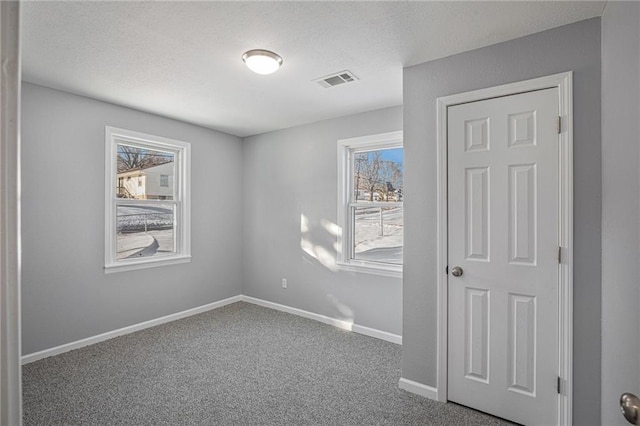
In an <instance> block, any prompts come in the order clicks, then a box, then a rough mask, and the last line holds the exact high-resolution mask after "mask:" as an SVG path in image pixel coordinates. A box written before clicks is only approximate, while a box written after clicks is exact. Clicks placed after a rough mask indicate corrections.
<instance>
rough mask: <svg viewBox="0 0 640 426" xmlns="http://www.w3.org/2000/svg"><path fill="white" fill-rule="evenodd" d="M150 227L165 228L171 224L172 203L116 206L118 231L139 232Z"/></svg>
mask: <svg viewBox="0 0 640 426" xmlns="http://www.w3.org/2000/svg"><path fill="white" fill-rule="evenodd" d="M145 224H146V226H147V230H150V229H166V228H167V227H172V226H173V205H171V204H165V205H158V206H129V205H127V206H122V205H121V206H118V210H117V226H118V232H140V231H144V230H145Z"/></svg>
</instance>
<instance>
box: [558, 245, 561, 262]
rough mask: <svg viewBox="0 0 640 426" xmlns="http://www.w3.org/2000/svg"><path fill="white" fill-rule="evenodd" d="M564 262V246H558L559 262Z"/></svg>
mask: <svg viewBox="0 0 640 426" xmlns="http://www.w3.org/2000/svg"><path fill="white" fill-rule="evenodd" d="M561 263H562V247H558V264H561Z"/></svg>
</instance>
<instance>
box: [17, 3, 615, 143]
mask: <svg viewBox="0 0 640 426" xmlns="http://www.w3.org/2000/svg"><path fill="white" fill-rule="evenodd" d="M605 3H606V2H603V1H597V2H564V1H561V2H537V1H534V2H528V1H527V2H480V1H475V2H406V1H395V2H306V1H305V2H271V1H262V2H243V1H235V2H104V1H79V2H25V3H23V6H22V7H23V17H22V23H23V27H22V31H23V32H22V37H23V39H22V43H23V44H22V47H23V51H22V61H23V74H24V79H25V80H26V81H30V82H33V83H36V84H41V85H45V86H49V87H54V88H58V89H61V90H66V91H69V92H73V93H77V94H81V95H85V96H89V97H92V98H96V99H101V100H105V101H108V102H113V103H115V104H119V105H124V106H128V107H131V108H136V109H139V110H143V111H148V112H152V113H156V114H161V115H164V116H167V117H173V118H176V119H180V120H183V121H187V122H190V123H195V124H199V125H202V126H205V127H208V128H212V129H217V130H221V131H224V132H227V133H231V134H234V135H238V136H248V135H253V134H258V133H264V132H268V131H271V130H276V129H281V128H286V127H291V126H295V125H299V124H303V123H309V122H314V121H318V120H322V119H327V118H333V117H339V116H343V115H347V114H353V113H357V112H363V111H369V110H374V109H378V108H384V107H388V106H395V105H401V104H402V68H403V67H406V66H409V65H415V64H418V63H422V62H426V61H429V60H432V59H436V58H442V57H445V56H449V55H452V54H455V53H459V52H463V51H466V50H470V49H474V48H478V47H482V46H487V45H490V44H494V43H498V42H501V41H505V40H509V39H513V38H517V37H521V36H524V35H527V34H532V33H535V32H538V31H542V30H546V29H549V28H554V27H557V26H560V25H564V24H568V23H571V22H576V21H580V20H584V19H587V18H591V17H594V16H600V15H601V14H602V11H603V9H604V5H605ZM255 48H261V49H269V50H273V51H275V52H277V53H278V54H280V55H281V56H282V57H283V58H284V64H283V66H282V68H281V69H280V70H279V71H278V72H276V73H275V74H272V75H269V76H261V75H258V74H254V73H252V72H251V71H249V70H248V69H247V68H246V67H245V66H244V64H243V62H242V60H241V55H242V53H244V52H245V51H246V50H249V49H255ZM345 69H348V70H350V71H352V72H353V73H354V74H355V75H356V76H358V77H359V78H360V81H358V82H357V83H354V84H345V85H341V86H337V87H333V88H329V89H325V88H322V87H321V86H320V85H318V84H317V83H314V82H312V80H314V79H316V78H319V77H323V76H326V75H328V74H332V73H334V72H338V71H343V70H345Z"/></svg>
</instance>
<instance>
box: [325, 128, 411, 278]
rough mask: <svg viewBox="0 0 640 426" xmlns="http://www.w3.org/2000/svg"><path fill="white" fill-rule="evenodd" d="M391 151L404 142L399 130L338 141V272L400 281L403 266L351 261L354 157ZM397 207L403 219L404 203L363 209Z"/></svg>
mask: <svg viewBox="0 0 640 426" xmlns="http://www.w3.org/2000/svg"><path fill="white" fill-rule="evenodd" d="M393 148H403V149H404V138H403V132H402V131H401V130H400V131H395V132H388V133H379V134H375V135H369V136H360V137H355V138H348V139H339V140H338V226H339V227H340V228H341V229H342V233H341V234H340V235H339V236H338V245H337V247H338V250H337V259H336V263H337V265H338V268H339V269H341V270H345V271H352V272H364V273H370V274H376V275H384V276H390V277H402V269H403V265H395V264H391V263H382V262H373V261H367V260H361V259H354V258H353V238H354V227H355V224H354V223H353V222H354V221H353V219H352V216H351V209H353V208H355V207H357V206H358V203H356V202H354V201H353V193H354V191H353V190H352V189H353V184H354V182H353V158H354V154H356V153H359V152H367V151H376V150H381V149H393ZM403 186H404V185H403ZM398 205H399V206H402V207H403V210H402V214H403V216H404V200H403V201H398V202H379V203H376V202H367V203H366V206H367V207H380V206H382V207H393V206H398ZM403 232H404V230H403ZM403 237H404V235H403ZM403 263H404V262H403Z"/></svg>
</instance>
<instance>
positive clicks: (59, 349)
mask: <svg viewBox="0 0 640 426" xmlns="http://www.w3.org/2000/svg"><path fill="white" fill-rule="evenodd" d="M241 301H243V302H247V303H253V304H254V305H260V306H264V307H265V308H271V309H275V310H278V311H282V312H287V313H289V314H293V315H298V316H301V317H304V318H309V319H312V320H316V321H320V322H322V323H325V324H329V325H332V326H334V327H338V328H341V329H343V330H349V331H352V332H354V333H358V334H364V335H365V336H370V337H375V338H377V339H381V340H386V341H387V342H391V343H396V344H398V345H401V344H402V336H399V335H397V334H392V333H387V332H386V331H381V330H377V329H375V328H370V327H365V326H362V325H357V324H353V323H351V322H349V321H343V320H339V319H335V318H331V317H327V316H324V315H320V314H316V313H313V312H308V311H303V310H302V309H298V308H292V307H290V306H285V305H280V304H278V303H273V302H269V301H267V300H262V299H256V298H255V297H250V296H244V295H238V296H233V297H229V298H228V299H223V300H219V301H217V302H213V303H209V304H206V305H202V306H198V307H196V308H192V309H187V310H186V311H182V312H177V313H175V314H171V315H166V316H164V317H160V318H156V319H153V320H149V321H145V322H141V323H139V324H134V325H130V326H128V327H123V328H119V329H117V330H113V331H108V332H106V333H102V334H98V335H97V336H92V337H87V338H86V339H81V340H76V341H75V342H70V343H65V344H64V345H60V346H55V347H53V348H49V349H45V350H42V351H39V352H34V353H31V354H28V355H24V356H23V357H22V358H21V361H22V365H25V364H29V363H30V362H34V361H38V360H40V359H44V358H48V357H50V356H54V355H59V354H61V353H64V352H69V351H72V350H74V349H78V348H82V347H84V346H88V345H93V344H94V343H98V342H103V341H105V340H109V339H113V338H114V337H118V336H124V335H125V334H130V333H134V332H136V331H140V330H144V329H145V328H150V327H155V326H156V325H160V324H165V323H168V322H171V321H176V320H179V319H182V318H186V317H189V316H192V315H197V314H200V313H203V312H207V311H211V310H213V309H216V308H221V307H223V306H226V305H230V304H231V303H236V302H241ZM414 383H415V382H414Z"/></svg>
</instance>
